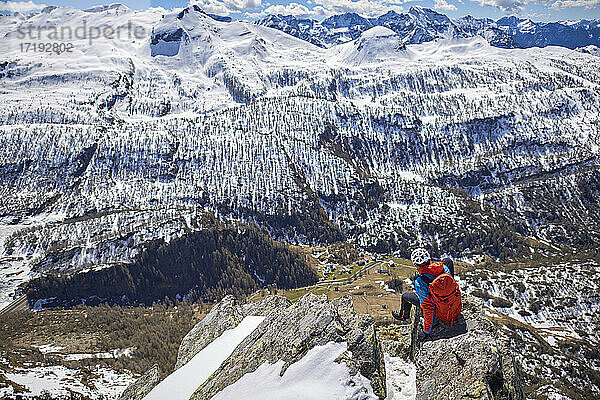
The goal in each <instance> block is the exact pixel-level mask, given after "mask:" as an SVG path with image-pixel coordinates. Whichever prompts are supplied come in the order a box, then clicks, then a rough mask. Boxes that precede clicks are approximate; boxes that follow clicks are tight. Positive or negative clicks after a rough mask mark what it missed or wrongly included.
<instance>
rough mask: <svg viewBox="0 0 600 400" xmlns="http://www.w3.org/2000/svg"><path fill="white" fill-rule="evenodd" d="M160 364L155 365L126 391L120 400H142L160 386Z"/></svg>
mask: <svg viewBox="0 0 600 400" xmlns="http://www.w3.org/2000/svg"><path fill="white" fill-rule="evenodd" d="M159 378H160V374H159V371H158V364H154V366H153V367H152V368H150V369H149V370H148V371H146V373H144V375H142V376H141V377H140V378H139V379H137V380H136V381H135V382H133V383H132V384H131V385H129V386H128V387H127V389H125V391H124V392H123V393H122V394H121V396H120V397H119V400H142V399H143V398H144V397H145V396H146V395H147V394H148V393H150V391H151V390H152V389H153V388H154V386H156V385H157V384H158V381H159Z"/></svg>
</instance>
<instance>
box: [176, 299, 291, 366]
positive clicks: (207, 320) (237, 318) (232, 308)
mask: <svg viewBox="0 0 600 400" xmlns="http://www.w3.org/2000/svg"><path fill="white" fill-rule="evenodd" d="M291 304H292V303H291V302H290V301H289V300H288V299H286V298H285V297H282V296H268V297H266V298H265V299H263V300H261V301H257V302H254V303H248V304H243V305H242V304H239V302H238V301H237V299H236V298H235V297H234V296H232V295H227V296H225V297H224V298H223V300H221V301H220V302H219V303H218V304H217V305H215V306H214V307H213V308H212V310H210V313H208V315H207V316H206V317H204V319H203V320H202V321H200V322H198V323H197V324H196V326H194V327H193V328H192V330H191V331H190V332H188V334H187V335H185V337H184V338H183V340H182V342H181V345H180V346H179V353H178V354H177V362H176V364H175V369H178V368H180V367H181V366H182V365H184V364H185V363H187V362H188V361H189V360H191V359H192V358H193V357H194V356H195V355H196V354H198V352H200V351H201V350H202V349H203V348H205V347H206V346H207V345H209V344H210V343H211V342H212V341H213V340H215V339H216V338H218V337H219V336H221V334H222V333H223V332H225V331H226V330H227V329H232V328H235V327H236V326H238V324H239V323H240V322H242V320H243V319H244V317H246V316H248V315H257V316H263V317H266V316H268V315H270V314H271V313H273V312H275V311H278V310H284V309H286V308H288V307H289V306H290V305H291Z"/></svg>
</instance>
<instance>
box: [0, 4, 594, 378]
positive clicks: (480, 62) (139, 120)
mask: <svg viewBox="0 0 600 400" xmlns="http://www.w3.org/2000/svg"><path fill="white" fill-rule="evenodd" d="M271 20H272V21H275V22H276V23H278V24H282V25H278V26H277V29H272V27H269V26H270V25H269V24H262V23H261V24H252V23H244V22H239V21H231V22H228V20H226V19H225V20H224V19H223V18H220V17H218V16H214V15H209V14H206V13H204V12H203V11H202V10H201V9H199V8H198V7H188V8H185V9H179V10H174V11H166V10H163V9H149V10H141V11H136V10H129V9H127V8H125V7H123V6H112V7H106V8H94V9H92V10H78V9H74V8H68V7H62V8H48V9H45V10H44V11H42V12H40V13H36V14H27V15H24V14H15V15H10V16H0V37H1V38H0V54H1V56H0V81H1V83H2V85H1V89H0V90H1V93H2V96H1V97H0V193H1V196H0V239H1V240H0V263H1V264H0V304H6V303H8V302H9V301H10V297H11V296H12V295H13V293H14V292H15V291H17V290H18V288H19V286H20V285H22V284H23V283H24V282H27V281H28V280H30V279H31V278H32V277H36V276H40V275H43V274H46V273H55V274H57V275H62V274H72V273H80V272H81V273H83V272H91V271H98V270H108V271H110V270H109V269H110V268H112V267H114V266H117V265H118V266H123V265H130V264H132V263H134V262H135V260H136V259H137V258H138V257H139V256H140V254H141V253H142V252H143V250H144V249H145V248H146V247H147V246H148V244H149V243H152V242H153V241H155V240H163V241H164V243H165V245H168V243H170V242H171V241H172V240H173V239H177V238H181V237H182V236H184V235H186V234H189V233H190V232H194V231H198V230H201V229H203V228H204V227H205V222H204V217H205V214H206V212H210V213H211V214H214V215H216V216H218V217H219V218H221V219H223V220H233V221H242V222H245V223H256V224H257V225H259V226H260V227H262V228H263V229H264V230H265V231H266V232H268V233H269V234H270V235H271V236H272V237H273V238H276V239H279V240H282V241H286V242H289V243H294V244H326V243H331V242H336V241H339V240H348V241H351V242H353V243H354V244H355V245H356V246H358V247H361V248H364V249H368V250H370V251H377V252H381V253H390V252H393V251H395V252H396V254H398V255H405V256H406V255H407V252H408V250H409V248H411V247H412V246H414V245H415V244H417V243H421V244H426V245H429V244H431V245H432V246H435V247H436V248H438V249H440V252H446V253H448V254H450V255H451V256H453V257H455V258H462V259H480V258H484V257H487V259H489V260H491V262H492V263H494V262H495V261H502V262H510V263H511V264H510V265H511V267H510V268H518V267H519V266H520V265H521V264H516V263H512V262H514V261H519V262H525V263H532V264H536V263H539V262H541V261H540V259H543V260H547V259H554V260H557V262H556V263H555V264H550V265H557V267H556V268H562V269H565V268H564V266H562V265H563V264H561V263H560V262H558V261H561V260H562V259H563V258H565V257H567V256H569V257H570V258H571V259H572V260H575V261H573V270H574V271H578V272H577V273H579V271H580V265H587V264H585V263H586V262H588V261H586V260H587V259H588V258H587V257H590V256H594V255H595V254H597V253H596V251H597V247H598V243H599V242H600V229H599V228H598V226H599V222H600V212H599V210H600V207H598V205H599V203H600V169H599V166H600V163H599V159H598V155H599V153H600V124H599V121H600V112H599V110H600V86H599V83H598V82H600V70H599V68H598V62H597V60H598V58H597V56H595V55H594V54H593V53H594V51H593V49H594V48H593V47H589V48H585V49H586V51H581V50H582V49H579V50H580V51H573V50H570V49H568V48H564V47H554V46H549V47H547V48H529V49H523V48H514V47H518V46H515V45H514V44H513V42H512V40H513V39H514V38H515V37H517V36H511V35H509V33H510V32H512V30H511V29H512V28H510V27H509V28H507V29H506V30H503V28H502V27H503V26H505V25H501V24H500V23H496V22H493V21H491V20H477V19H473V18H464V19H462V20H461V21H454V20H451V19H448V18H447V17H445V16H443V15H441V14H438V13H434V12H431V11H429V10H425V9H420V8H414V9H411V11H409V12H408V13H406V14H397V13H387V14H384V15H383V16H381V17H379V18H377V19H375V20H371V19H369V20H365V19H361V18H360V17H358V16H355V15H345V16H343V17H339V18H332V19H329V21H328V22H326V23H325V22H323V23H315V22H314V21H310V20H295V19H293V18H291V17H289V18H288V17H272V18H271ZM374 21H379V22H377V23H375V22H374ZM84 22H85V24H86V25H87V26H88V27H89V26H107V25H109V26H112V27H119V26H124V27H127V26H128V24H129V23H131V24H132V26H135V27H137V28H139V29H138V30H139V31H140V32H142V33H143V34H142V35H139V36H138V37H135V36H132V37H128V36H124V37H122V38H121V39H118V40H116V39H114V38H113V39H110V38H104V37H100V38H98V39H95V40H93V41H92V42H90V40H89V38H87V39H77V38H72V39H69V40H65V41H64V42H65V43H72V44H73V49H72V52H62V53H60V54H56V53H54V54H46V53H45V52H43V53H41V52H32V51H23V49H22V47H21V44H22V43H23V42H24V41H23V40H22V39H21V38H20V35H19V30H28V29H29V28H31V29H33V30H34V31H37V29H38V28H41V27H45V29H49V28H52V27H64V26H70V27H78V26H82V25H83V24H84ZM275 22H273V23H275ZM367 22H368V23H367ZM324 24H326V25H327V26H325V25H324ZM369 24H371V26H369ZM518 24H521V22H519V23H518ZM518 24H517V25H518ZM578 24H579V23H575V24H571V25H574V26H579V25H578ZM265 25H269V26H265ZM593 25H594V23H593V22H586V23H584V22H581V26H582V27H589V29H592V28H591V27H593ZM287 27H289V30H286V29H288V28H287ZM353 27H357V28H356V29H354V28H353ZM358 27H360V28H358ZM515 29H517V28H515ZM518 29H519V31H520V30H521V29H523V31H525V30H530V31H531V30H533V29H534V28H532V27H530V26H526V24H522V25H521V27H520V28H518ZM535 29H537V28H535ZM578 29H579V28H578ZM586 29H588V28H586ZM481 32H483V33H481ZM536 32H537V31H536ZM288 33H289V34H288ZM301 35H306V36H305V37H302V36H301ZM515 35H516V34H515ZM294 36H297V37H294ZM310 38H313V39H310ZM494 41H497V42H498V43H497V44H494ZM334 43H337V44H338V45H335V46H333V44H334ZM315 44H316V45H315ZM577 257H579V258H577ZM527 265H528V264H527ZM569 268H571V264H569ZM536 271H541V272H540V275H547V276H548V277H549V278H548V279H556V276H554V275H551V274H550V272H548V269H547V268H546V267H544V268H538V269H537V270H536ZM488 275H489V281H487V280H486V281H485V282H483V281H482V280H481V279H477V277H473V278H472V279H471V278H465V282H469V285H470V286H471V288H473V289H474V288H475V286H479V287H480V288H481V289H486V290H490V291H491V292H493V293H495V294H502V296H503V297H506V298H507V299H510V300H511V301H512V303H513V306H511V307H504V308H505V310H504V311H506V313H507V314H510V315H513V316H515V317H516V315H520V316H522V317H523V318H524V319H525V322H531V321H530V320H529V319H526V318H536V324H543V323H545V322H547V323H548V324H550V327H551V328H555V327H557V326H560V327H562V328H561V329H566V330H569V332H571V331H575V332H576V331H581V332H582V334H581V335H580V337H581V338H585V339H586V340H589V342H590V343H592V344H594V343H596V338H595V337H594V336H592V335H591V333H590V332H589V331H585V330H582V329H581V327H580V326H579V325H578V324H573V323H572V322H569V320H568V318H564V316H569V315H572V313H574V312H576V311H577V310H578V308H577V307H579V305H578V304H576V303H575V304H574V303H572V302H570V301H569V300H568V299H569V298H577V299H579V298H581V301H582V302H586V303H587V305H586V306H585V307H582V308H583V309H585V310H587V311H586V313H587V312H588V311H589V310H591V311H589V314H586V318H588V319H590V318H593V315H595V314H594V313H593V311H594V310H596V309H597V299H596V298H595V297H593V296H590V297H586V296H583V297H582V296H580V295H579V293H578V287H577V285H576V284H575V283H574V284H567V285H565V286H566V287H565V288H564V291H565V292H564V293H563V292H560V291H558V289H556V288H553V290H554V291H555V293H560V296H561V301H555V302H552V301H547V302H545V303H544V304H543V305H541V304H538V303H537V301H538V299H537V298H536V297H541V296H543V295H544V290H545V289H544V287H545V286H544V285H541V286H540V287H538V286H537V285H534V286H532V287H530V288H525V289H524V290H523V292H522V293H527V296H526V298H524V299H521V298H519V296H518V295H517V292H516V291H514V290H513V291H511V292H510V293H508V292H507V291H505V290H500V289H498V287H497V282H508V284H510V285H518V282H515V281H514V279H512V278H509V276H518V274H508V273H507V272H505V271H499V272H498V271H495V270H490V273H489V274H488ZM536 276H537V275H536ZM577 276H579V275H577ZM256 279H257V282H258V281H259V280H260V277H256ZM515 279H516V278H515ZM589 279H590V280H591V281H592V282H594V283H593V284H590V285H589V288H590V290H592V289H594V288H597V283H595V282H597V279H596V278H595V275H594V274H590V278H589ZM266 283H269V282H266ZM586 287H588V286H586ZM519 293H521V292H519ZM183 295H185V293H183ZM513 300H514V301H513ZM563 300H564V301H563ZM534 304H535V305H534ZM43 305H44V303H43V302H40V303H39V304H38V306H39V307H43ZM538 307H541V308H538ZM560 307H562V308H560ZM595 307H596V308H595ZM508 308H510V310H508ZM531 308H533V310H536V311H533V310H532V311H530V312H529V311H528V313H529V314H531V315H528V314H527V313H526V309H530V310H531ZM537 311H540V312H537ZM520 312H523V314H520ZM590 326H596V325H593V324H592V325H590ZM523 335H527V333H523ZM572 337H575V336H572ZM576 338H579V337H576ZM540 343H541V342H540ZM532 346H533V345H532ZM539 346H542V347H543V343H542V344H540V345H539ZM539 346H538V348H540V347H539ZM585 348H586V349H587V347H585ZM585 352H586V354H587V350H585ZM536 354H538V355H539V359H537V360H538V361H536V362H539V364H535V365H536V366H537V365H542V364H543V362H544V356H543V354H542V353H539V352H538V353H536ZM540 354H542V355H540ZM578 354H579V353H578ZM590 354H592V355H593V352H591V353H590ZM578 357H580V358H579V361H578V362H582V361H581V357H584V356H581V354H579V355H578ZM586 357H587V356H586ZM567 358H568V357H567ZM567 358H565V360H563V361H564V363H563V364H562V365H570V364H569V362H570V361H569V360H568V359H567ZM561 363H562V361H561ZM557 368H558V367H557ZM528 371H529V373H531V375H532V376H535V374H534V373H535V369H533V367H532V368H530V369H529V370H528ZM553 376H556V377H559V376H560V374H558V373H557V374H556V375H553ZM584 378H585V377H581V380H579V381H578V382H586V380H585V379H584ZM557 379H558V378H557ZM578 379H579V378H578Z"/></svg>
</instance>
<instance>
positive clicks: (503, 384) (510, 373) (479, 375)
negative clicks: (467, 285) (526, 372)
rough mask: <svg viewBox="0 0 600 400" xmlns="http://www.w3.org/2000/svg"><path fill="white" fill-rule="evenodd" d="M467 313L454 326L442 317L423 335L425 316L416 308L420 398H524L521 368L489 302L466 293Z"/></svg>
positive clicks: (414, 345)
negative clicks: (487, 308) (489, 314)
mask: <svg viewBox="0 0 600 400" xmlns="http://www.w3.org/2000/svg"><path fill="white" fill-rule="evenodd" d="M462 315H463V318H461V320H459V321H458V322H457V323H455V324H454V326H453V327H450V326H449V324H445V323H442V322H439V321H438V322H437V325H434V328H433V329H432V333H431V335H430V337H429V338H427V339H426V340H425V341H423V339H422V337H421V334H420V332H421V330H422V326H423V325H422V318H421V316H420V313H419V312H417V313H416V317H415V318H414V320H413V332H412V338H411V339H412V351H411V353H412V354H411V355H412V357H413V359H414V362H415V365H416V367H417V400H426V399H463V398H466V399H478V400H523V399H524V398H525V397H524V394H523V389H522V387H521V381H520V376H519V371H518V368H517V366H516V364H515V361H514V359H513V356H512V354H511V351H510V350H509V349H508V347H507V345H506V344H505V343H504V342H503V341H502V340H501V339H500V337H499V334H498V330H497V329H496V327H495V326H494V324H492V322H490V321H489V320H488V319H486V317H485V313H484V309H483V302H482V301H481V300H480V299H476V298H473V297H469V296H463V314H462Z"/></svg>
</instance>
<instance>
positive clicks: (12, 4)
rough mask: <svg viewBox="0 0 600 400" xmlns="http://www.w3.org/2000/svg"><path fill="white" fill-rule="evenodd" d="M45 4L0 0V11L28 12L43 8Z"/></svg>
mask: <svg viewBox="0 0 600 400" xmlns="http://www.w3.org/2000/svg"><path fill="white" fill-rule="evenodd" d="M45 7H46V5H45V4H35V3H34V2H33V1H6V2H0V11H10V12H29V11H33V10H41V9H42V8H45Z"/></svg>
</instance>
